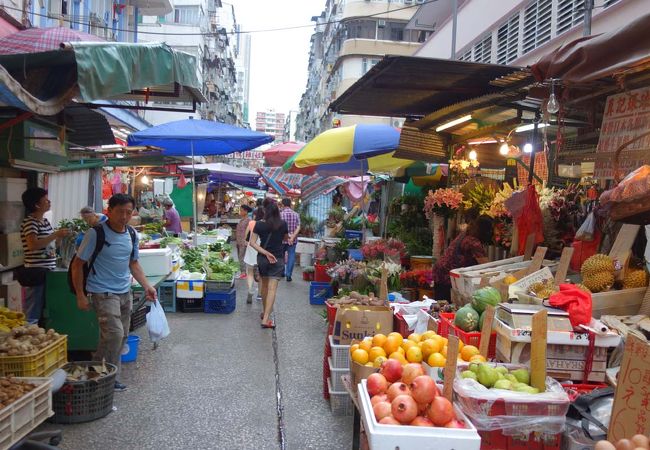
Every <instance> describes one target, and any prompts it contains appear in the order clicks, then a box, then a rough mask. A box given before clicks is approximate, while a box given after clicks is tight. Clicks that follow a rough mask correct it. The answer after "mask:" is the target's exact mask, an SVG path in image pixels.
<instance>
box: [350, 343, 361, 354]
mask: <svg viewBox="0 0 650 450" xmlns="http://www.w3.org/2000/svg"><path fill="white" fill-rule="evenodd" d="M358 348H359V344H352V345H351V346H350V354H352V353H354V351H355V350H356V349H358Z"/></svg>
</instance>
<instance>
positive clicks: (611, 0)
mask: <svg viewBox="0 0 650 450" xmlns="http://www.w3.org/2000/svg"><path fill="white" fill-rule="evenodd" d="M614 3H618V0H605V8H609V7H610V6H612V5H613V4H614Z"/></svg>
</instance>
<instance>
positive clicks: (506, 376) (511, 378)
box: [503, 373, 519, 383]
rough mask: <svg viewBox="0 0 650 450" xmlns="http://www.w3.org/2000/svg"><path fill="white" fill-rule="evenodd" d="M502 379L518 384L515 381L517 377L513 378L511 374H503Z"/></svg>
mask: <svg viewBox="0 0 650 450" xmlns="http://www.w3.org/2000/svg"><path fill="white" fill-rule="evenodd" d="M503 378H505V379H506V380H508V381H510V382H511V383H519V381H517V377H515V376H514V375H513V374H511V373H507V374H505V375H504V376H503Z"/></svg>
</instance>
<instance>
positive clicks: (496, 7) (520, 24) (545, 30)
mask: <svg viewBox="0 0 650 450" xmlns="http://www.w3.org/2000/svg"><path fill="white" fill-rule="evenodd" d="M452 1H453V0H438V1H437V2H434V3H430V4H426V5H422V6H421V7H420V8H419V10H418V12H417V13H416V14H415V15H414V17H413V20H411V22H410V23H409V25H408V27H407V28H409V29H411V30H414V31H417V30H420V31H422V30H427V31H429V32H431V33H432V34H431V36H430V37H429V39H428V40H427V41H426V42H425V43H424V44H423V45H422V47H421V48H419V49H418V50H417V51H416V52H415V56H422V57H431V58H450V57H451V56H452V55H451V49H452V27H453V20H452V18H453V16H452V8H451V3H452ZM585 3H586V2H585V0H499V1H498V2H495V1H492V0H458V10H457V11H458V12H457V32H456V53H455V55H454V56H455V57H456V59H459V60H463V61H474V62H482V63H492V64H509V65H515V66H528V65H531V64H533V63H535V62H536V61H537V60H539V58H540V57H541V56H543V55H545V54H547V53H549V52H551V51H552V50H554V49H555V48H557V47H559V46H560V45H562V44H563V43H566V42H570V41H572V40H574V39H577V38H579V37H581V36H582V35H583V31H584V17H585ZM648 7H649V5H648V2H647V1H645V0H593V9H592V11H591V14H592V20H591V33H590V34H599V33H603V32H605V31H611V30H613V29H616V28H619V27H622V26H624V25H626V24H627V23H629V22H630V21H632V20H633V19H634V18H636V17H638V16H639V15H640V14H644V13H647V12H648V10H649V9H648Z"/></svg>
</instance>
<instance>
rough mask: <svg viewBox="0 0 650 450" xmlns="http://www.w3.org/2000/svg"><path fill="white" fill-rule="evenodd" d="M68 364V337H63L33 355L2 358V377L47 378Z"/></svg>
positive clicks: (0, 371) (0, 360) (0, 372)
mask: <svg viewBox="0 0 650 450" xmlns="http://www.w3.org/2000/svg"><path fill="white" fill-rule="evenodd" d="M66 362H68V337H67V336H61V337H60V338H59V339H57V340H56V341H54V342H52V343H50V344H49V345H48V346H47V347H45V348H44V349H42V350H39V351H38V352H37V353H34V354H33V355H27V356H0V375H2V376H9V375H11V376H15V377H46V376H48V375H50V374H51V373H52V372H54V371H55V370H56V369H58V368H59V367H63V366H64V365H65V363H66Z"/></svg>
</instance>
